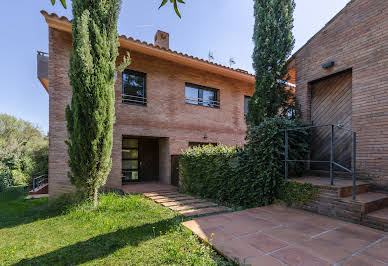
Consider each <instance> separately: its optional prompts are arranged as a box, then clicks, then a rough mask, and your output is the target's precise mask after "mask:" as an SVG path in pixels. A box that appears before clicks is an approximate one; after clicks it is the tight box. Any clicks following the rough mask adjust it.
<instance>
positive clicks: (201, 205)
mask: <svg viewBox="0 0 388 266" xmlns="http://www.w3.org/2000/svg"><path fill="white" fill-rule="evenodd" d="M216 206H218V205H217V204H215V203H213V202H201V203H193V204H187V205H176V206H170V207H169V208H170V209H171V210H173V211H185V210H194V209H200V208H209V207H216Z"/></svg>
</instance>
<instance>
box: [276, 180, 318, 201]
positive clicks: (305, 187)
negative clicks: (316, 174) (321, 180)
mask: <svg viewBox="0 0 388 266" xmlns="http://www.w3.org/2000/svg"><path fill="white" fill-rule="evenodd" d="M317 196H318V189H317V188H316V187H314V186H313V185H312V184H310V183H298V182H295V181H282V182H280V184H279V186H278V188H277V192H276V198H277V199H279V200H281V201H283V202H284V203H286V204H287V205H288V206H298V205H302V204H303V203H306V202H308V201H310V200H314V199H316V198H317Z"/></svg>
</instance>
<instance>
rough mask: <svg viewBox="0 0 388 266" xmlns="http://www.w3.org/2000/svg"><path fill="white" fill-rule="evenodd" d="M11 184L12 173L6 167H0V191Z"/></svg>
mask: <svg viewBox="0 0 388 266" xmlns="http://www.w3.org/2000/svg"><path fill="white" fill-rule="evenodd" d="M12 185H13V181H12V173H11V171H9V170H8V169H6V168H0V192H2V191H5V190H7V188H9V187H10V186H12Z"/></svg>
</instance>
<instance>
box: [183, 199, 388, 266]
mask: <svg viewBox="0 0 388 266" xmlns="http://www.w3.org/2000/svg"><path fill="white" fill-rule="evenodd" d="M183 225H184V226H186V227H187V228H189V229H190V230H192V231H193V232H194V233H195V234H197V235H198V236H199V237H200V238H202V239H203V240H205V241H208V242H209V243H210V244H212V245H213V247H214V248H215V249H216V250H218V251H219V252H220V253H222V254H224V255H225V256H227V257H229V258H231V259H237V260H238V261H239V262H240V263H244V264H251V265H265V266H271V265H306V266H307V265H308V266H310V265H352V266H353V265H355V266H356V265H388V233H384V232H383V231H378V230H374V229H371V228H368V227H364V226H360V225H356V224H351V223H346V222H343V221H340V220H336V219H332V218H328V217H325V216H320V215H317V214H313V213H310V212H306V211H302V210H296V209H291V208H286V207H281V206H276V205H272V206H267V207H261V208H255V209H248V210H244V211H240V212H234V213H226V214H218V215H213V216H207V217H202V218H197V219H194V220H191V221H187V222H184V223H183Z"/></svg>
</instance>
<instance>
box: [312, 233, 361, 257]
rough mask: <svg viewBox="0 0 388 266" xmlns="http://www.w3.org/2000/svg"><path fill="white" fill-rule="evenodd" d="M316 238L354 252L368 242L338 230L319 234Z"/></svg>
mask: <svg viewBox="0 0 388 266" xmlns="http://www.w3.org/2000/svg"><path fill="white" fill-rule="evenodd" d="M318 238H320V239H324V240H326V241H330V242H331V243H333V244H336V245H340V246H341V247H342V248H344V249H346V250H348V251H350V252H356V251H357V250H359V249H361V248H363V247H366V246H367V245H368V244H369V242H367V241H365V240H362V239H358V238H356V237H355V236H354V235H352V234H348V233H344V232H341V231H338V230H334V231H330V232H327V233H325V234H322V235H320V236H319V237H318Z"/></svg>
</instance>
